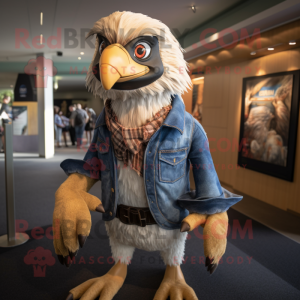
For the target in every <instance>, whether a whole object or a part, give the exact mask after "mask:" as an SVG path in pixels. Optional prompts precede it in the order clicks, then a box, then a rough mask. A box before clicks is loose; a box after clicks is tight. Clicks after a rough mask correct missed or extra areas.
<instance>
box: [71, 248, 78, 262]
mask: <svg viewBox="0 0 300 300" xmlns="http://www.w3.org/2000/svg"><path fill="white" fill-rule="evenodd" d="M77 253H78V250H77V251H75V252H74V253H73V252H71V251H69V255H70V257H71V260H72V259H73V258H74V257H75V256H76V255H77Z"/></svg>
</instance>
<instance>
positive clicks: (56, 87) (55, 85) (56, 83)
mask: <svg viewBox="0 0 300 300" xmlns="http://www.w3.org/2000/svg"><path fill="white" fill-rule="evenodd" d="M54 89H55V90H57V89H58V82H57V81H55V82H54Z"/></svg>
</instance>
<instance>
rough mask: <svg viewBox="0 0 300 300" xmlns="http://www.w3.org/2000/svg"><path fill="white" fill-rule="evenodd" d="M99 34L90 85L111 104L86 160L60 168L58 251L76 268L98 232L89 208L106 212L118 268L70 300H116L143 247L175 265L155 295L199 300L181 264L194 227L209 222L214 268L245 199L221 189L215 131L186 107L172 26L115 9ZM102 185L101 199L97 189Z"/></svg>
mask: <svg viewBox="0 0 300 300" xmlns="http://www.w3.org/2000/svg"><path fill="white" fill-rule="evenodd" d="M93 35H95V36H96V43H95V53H94V57H93V60H92V62H91V64H90V67H89V71H88V74H87V77H86V85H87V88H88V89H89V90H90V91H92V92H93V94H94V95H97V96H99V97H100V98H102V99H103V100H104V103H105V108H104V109H103V111H102V113H101V114H100V116H99V118H98V120H97V123H96V128H95V134H94V137H93V141H92V143H91V145H90V147H89V150H88V152H87V153H86V155H85V157H84V159H83V160H74V159H67V160H65V161H63V162H62V164H61V167H62V169H63V170H64V171H65V173H66V174H67V175H68V178H67V179H66V181H65V182H64V183H62V185H61V186H60V187H59V189H58V190H57V192H56V194H55V208H54V213H53V228H54V235H55V237H56V238H55V239H54V247H55V252H56V254H57V255H58V259H59V261H60V262H61V263H62V264H64V265H66V266H67V267H69V265H70V264H71V263H72V259H73V258H74V256H75V255H76V254H77V251H78V249H79V247H83V245H84V243H85V241H86V239H87V237H88V235H89V233H90V229H91V215H90V211H97V212H99V213H101V214H102V219H103V220H104V221H105V227H106V231H107V234H108V236H109V242H110V246H111V251H112V256H113V258H114V260H115V264H114V266H113V267H112V268H111V269H110V271H109V272H108V273H107V274H105V275H104V276H101V277H99V278H94V279H90V280H88V281H86V282H84V283H82V284H81V285H79V286H77V287H75V288H74V289H72V290H71V291H70V292H69V295H68V297H67V299H68V300H71V299H82V300H93V299H95V298H96V297H100V298H99V299H100V300H111V299H112V298H113V297H114V295H115V294H116V293H117V292H118V291H119V289H120V288H121V287H122V285H123V283H124V281H125V278H126V275H127V268H128V265H129V264H130V262H131V259H132V256H133V252H134V250H135V248H138V249H142V250H146V251H158V250H159V251H160V255H161V256H162V259H163V261H164V263H165V265H166V271H165V276H164V278H163V281H162V283H161V285H160V287H159V288H158V290H157V292H156V294H155V297H154V299H155V300H166V299H167V298H168V297H170V299H171V300H182V299H186V300H196V299H198V298H197V296H196V294H195V292H194V290H193V289H192V288H191V287H190V286H189V285H188V284H187V283H186V282H185V279H184V276H183V273H182V271H181V268H180V265H181V263H182V261H183V257H184V250H185V241H186V238H187V232H188V231H192V230H193V229H195V228H196V227H197V226H199V225H201V226H202V227H203V228H204V235H205V236H206V238H205V239H204V253H205V256H206V264H205V265H206V267H207V270H208V271H209V272H210V274H212V273H213V272H214V271H215V270H216V268H217V266H218V262H219V260H220V258H221V257H222V255H223V254H224V252H225V248H226V235H227V225H228V217H227V212H226V211H227V210H228V208H229V207H230V206H232V205H233V204H235V203H236V202H237V201H239V200H241V197H240V196H238V195H235V194H232V193H230V192H229V191H227V190H225V189H224V188H222V187H221V185H220V182H219V179H218V176H217V174H216V171H215V168H214V165H213V161H212V158H211V155H210V151H209V146H208V138H207V136H206V133H205V131H204V130H203V128H202V126H201V125H200V124H199V123H198V121H196V120H195V119H194V118H193V117H192V116H191V115H190V114H189V113H187V112H186V111H185V107H184V103H183V101H182V99H181V94H183V93H184V92H185V91H186V90H187V89H188V88H189V87H190V84H191V80H190V77H189V75H188V68H187V63H186V61H185V60H184V57H183V50H182V48H181V47H180V45H179V43H178V41H177V40H176V38H175V37H174V36H173V35H172V33H171V31H170V29H169V28H168V27H167V26H166V25H165V24H163V23H161V22H160V21H158V20H155V19H152V18H150V17H148V16H145V15H142V14H138V13H132V12H115V13H113V14H111V15H109V16H108V17H105V18H102V19H100V20H99V21H97V22H96V23H95V24H94V26H93V28H92V29H91V31H90V32H89V34H88V37H89V36H93ZM190 170H192V171H193V176H194V180H195V190H190V183H189V172H190ZM98 181H101V190H102V199H101V200H100V199H98V198H97V197H95V196H93V195H91V194H89V193H88V192H89V190H90V189H91V187H92V186H93V185H94V184H96V183H97V182H98Z"/></svg>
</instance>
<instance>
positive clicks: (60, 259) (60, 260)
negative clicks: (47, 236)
mask: <svg viewBox="0 0 300 300" xmlns="http://www.w3.org/2000/svg"><path fill="white" fill-rule="evenodd" d="M57 258H58V261H59V262H60V263H61V264H62V265H64V257H63V256H62V255H57Z"/></svg>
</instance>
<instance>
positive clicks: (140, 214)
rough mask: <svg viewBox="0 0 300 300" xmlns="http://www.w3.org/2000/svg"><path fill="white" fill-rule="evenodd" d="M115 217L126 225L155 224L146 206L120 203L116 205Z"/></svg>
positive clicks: (143, 225) (142, 225)
mask: <svg viewBox="0 0 300 300" xmlns="http://www.w3.org/2000/svg"><path fill="white" fill-rule="evenodd" d="M116 217H117V218H119V219H120V221H121V222H122V223H124V224H127V225H137V226H141V227H145V226H146V225H153V224H157V223H156V222H155V220H154V218H153V216H152V214H151V212H150V209H149V208H148V207H133V206H127V205H124V204H120V205H118V206H117V214H116Z"/></svg>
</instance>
